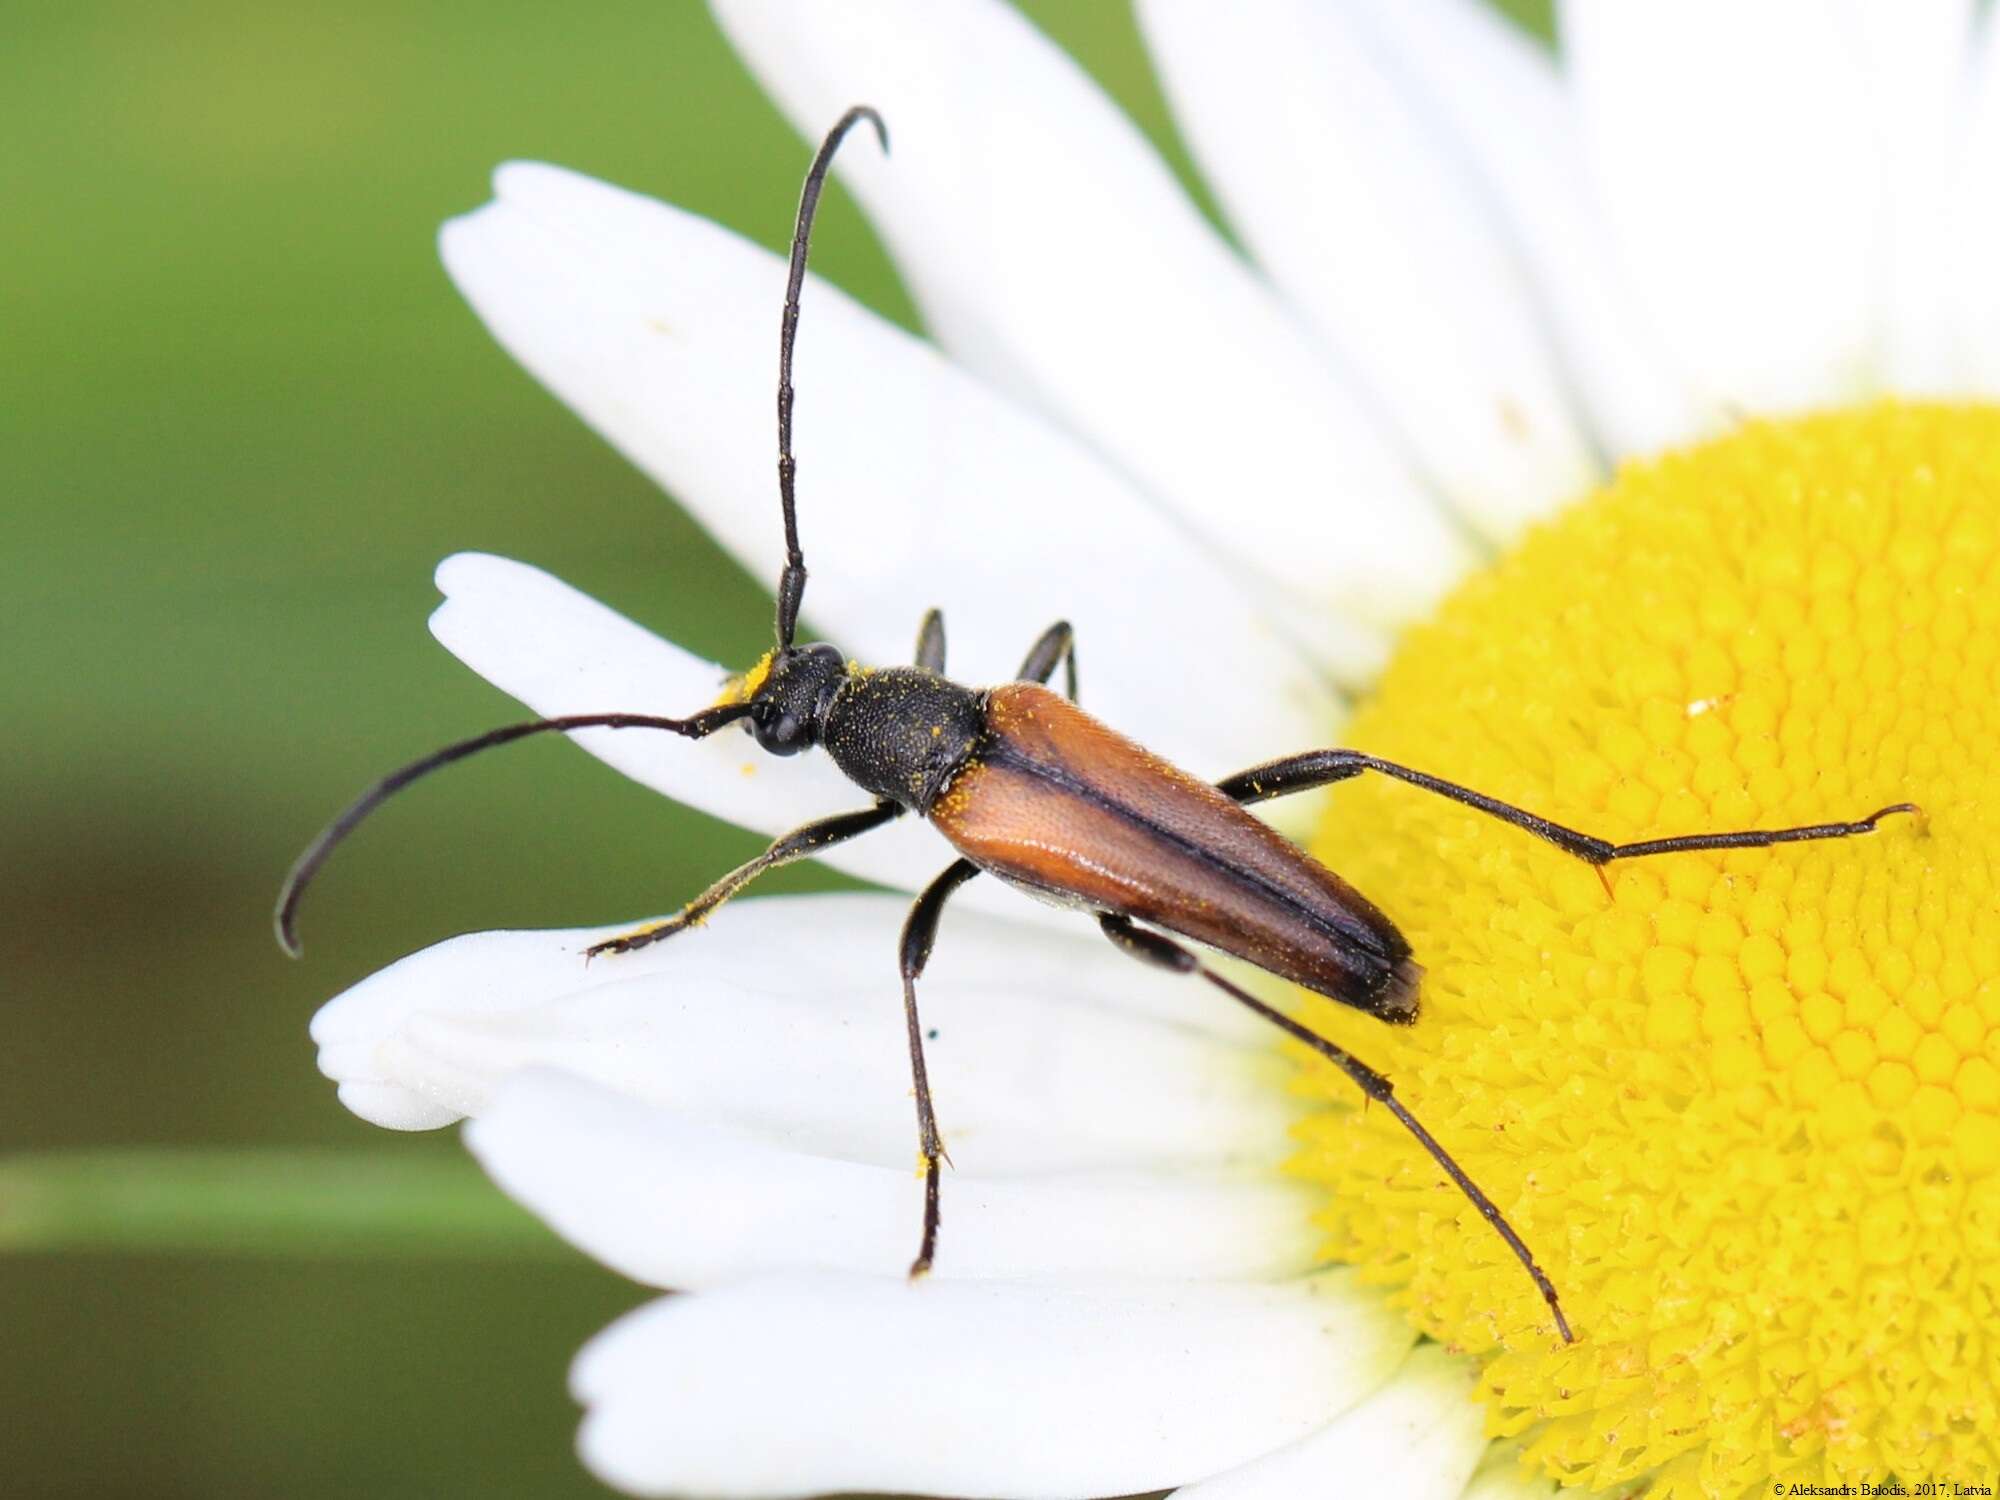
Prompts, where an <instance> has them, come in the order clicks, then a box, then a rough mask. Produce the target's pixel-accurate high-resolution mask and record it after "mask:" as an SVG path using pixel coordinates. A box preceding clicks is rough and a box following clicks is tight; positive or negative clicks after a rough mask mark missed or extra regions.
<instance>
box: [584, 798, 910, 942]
mask: <svg viewBox="0 0 2000 1500" xmlns="http://www.w3.org/2000/svg"><path fill="white" fill-rule="evenodd" d="M902 812H903V809H902V807H901V805H900V804H898V803H895V802H878V803H876V804H875V805H874V806H873V807H869V808H863V809H862V810H861V811H860V812H851V813H838V814H836V815H835V816H833V817H831V818H821V819H819V820H818V821H816V822H812V823H807V824H805V825H804V826H803V827H800V828H794V829H793V830H792V831H791V832H790V833H788V834H786V835H784V836H783V837H782V838H780V839H778V840H776V841H775V842H774V843H773V844H772V845H771V847H770V848H768V849H766V850H765V851H764V852H763V853H762V854H760V855H758V856H757V857H756V858H755V859H753V860H750V861H749V862H748V863H746V864H741V865H738V866H737V867H736V868H735V869H733V870H731V871H730V872H729V873H728V874H727V875H725V876H723V877H722V878H721V879H720V880H718V881H716V882H715V884H714V885H712V886H710V887H709V888H708V889H707V890H705V891H703V892H702V893H701V894H700V895H699V896H697V897H695V898H694V900H692V901H690V902H688V904H687V905H686V906H683V907H682V908H681V909H680V910H679V911H677V912H675V913H674V914H673V915H672V916H671V917H668V918H667V920H666V921H664V922H655V923H654V924H653V925H652V926H650V927H641V928H640V929H639V930H638V931H636V932H628V933H625V934H624V935H623V936H621V937H615V938H606V939H605V940H604V941H603V942H601V943H596V944H593V945H592V946H591V947H589V948H586V949H584V950H583V956H584V958H586V959H592V958H596V957H597V956H598V955H599V954H600V953H630V952H631V951H632V950H633V949H635V948H644V947H646V946H647V945H648V944H651V943H657V942H659V941H661V940H662V939H663V938H670V937H672V936H673V935H674V934H675V933H677V932H684V931H686V930H687V929H688V928H690V927H693V926H696V925H697V924H699V923H700V922H702V921H703V920H704V919H706V918H707V916H708V914H709V913H710V912H712V911H714V910H715V909H716V908H717V907H718V906H720V905H722V903H723V902H725V901H727V900H728V899H729V898H730V897H731V896H733V895H735V894H736V893H737V892H738V891H740V890H742V889H743V887H744V886H746V885H748V884H749V883H750V882H751V881H753V880H755V879H756V878H757V877H758V876H759V875H762V874H763V873H764V872H765V871H766V870H775V869H777V868H778V866H780V865H788V864H790V863H792V861H794V860H798V859H804V858H805V857H806V856H807V855H809V854H817V853H819V852H820V850H822V849H829V848H831V847H832V846H833V845H835V844H844V843H846V842H847V841H848V840H849V839H851V838H858V837H860V836H861V835H862V834H864V833H871V832H873V831H874V830H875V829H877V828H880V827H881V826H882V825H883V824H884V823H887V822H889V821H890V820H891V819H894V818H898V817H900V816H902Z"/></svg>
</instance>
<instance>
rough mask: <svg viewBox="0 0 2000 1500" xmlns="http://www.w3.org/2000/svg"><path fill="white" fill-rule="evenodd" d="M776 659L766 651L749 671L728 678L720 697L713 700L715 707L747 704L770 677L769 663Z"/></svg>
mask: <svg viewBox="0 0 2000 1500" xmlns="http://www.w3.org/2000/svg"><path fill="white" fill-rule="evenodd" d="M777 658H778V653H777V652H775V651H766V652H765V653H764V654H763V655H762V656H760V657H758V658H757V662H756V665H755V666H753V667H751V668H750V670H749V671H747V672H745V673H744V674H743V675H742V676H741V677H732V678H730V679H729V681H728V682H726V683H724V684H723V687H722V696H721V697H720V698H717V699H716V700H715V706H716V707H717V708H721V707H722V706H723V705H724V704H726V703H748V702H749V701H750V700H751V699H752V698H754V697H756V696H757V689H759V688H760V687H762V686H763V685H764V681H765V679H766V678H768V677H769V676H770V675H771V663H772V662H774V661H776V660H777Z"/></svg>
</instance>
